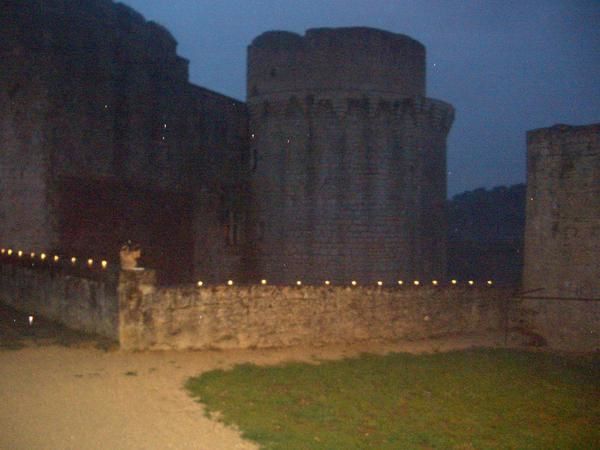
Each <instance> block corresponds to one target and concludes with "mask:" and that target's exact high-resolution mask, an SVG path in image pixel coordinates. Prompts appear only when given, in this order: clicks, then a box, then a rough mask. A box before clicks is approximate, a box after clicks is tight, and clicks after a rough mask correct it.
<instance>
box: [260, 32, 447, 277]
mask: <svg viewBox="0 0 600 450" xmlns="http://www.w3.org/2000/svg"><path fill="white" fill-rule="evenodd" d="M424 58H425V51H424V48H423V46H422V45H421V44H419V43H418V42H416V41H414V40H412V39H410V38H407V37H405V36H402V35H395V34H392V33H386V32H381V31H379V30H370V29H363V28H350V29H335V30H329V29H317V30H309V31H308V32H307V34H306V36H305V37H302V36H298V35H294V34H292V33H281V32H270V33H265V34H263V35H261V36H259V37H258V38H256V39H255V40H254V42H253V43H252V45H251V46H250V47H249V49H248V89H249V91H248V108H249V112H250V134H251V135H250V154H251V159H252V161H251V169H252V171H253V173H252V188H253V206H254V208H255V209H254V213H255V216H254V217H253V222H254V223H255V224H256V228H257V229H256V236H257V239H258V241H259V243H258V249H257V254H258V256H257V259H258V265H257V266H258V271H259V273H260V275H261V276H264V277H266V278H268V279H272V280H273V281H274V282H282V283H292V282H294V281H295V279H296V278H299V279H302V280H306V281H308V282H311V283H321V282H322V281H323V280H324V279H331V280H333V281H336V282H343V283H348V282H349V281H350V280H353V279H356V280H358V281H360V282H365V283H367V282H369V283H370V282H375V281H377V280H381V281H386V282H392V281H395V280H398V279H399V278H421V279H424V278H428V279H432V278H440V277H444V275H445V255H446V249H445V223H446V220H445V210H444V203H445V199H446V153H445V150H446V135H447V133H448V132H449V129H450V126H451V124H452V120H453V109H452V107H451V106H450V105H448V104H446V103H443V102H440V101H437V100H431V99H427V98H424V97H423V95H424V93H425V91H424V82H425V74H424ZM331 61H336V64H332V63H331ZM363 64H364V66H363ZM367 72H368V73H367Z"/></svg>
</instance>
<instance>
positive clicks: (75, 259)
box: [71, 256, 77, 264]
mask: <svg viewBox="0 0 600 450" xmlns="http://www.w3.org/2000/svg"><path fill="white" fill-rule="evenodd" d="M76 262H77V258H75V257H74V256H73V257H72V258H71V264H75V263H76Z"/></svg>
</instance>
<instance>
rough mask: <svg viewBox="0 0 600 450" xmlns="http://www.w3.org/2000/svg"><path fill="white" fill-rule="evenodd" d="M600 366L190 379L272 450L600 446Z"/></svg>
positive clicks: (375, 368) (394, 360)
mask: <svg viewBox="0 0 600 450" xmlns="http://www.w3.org/2000/svg"><path fill="white" fill-rule="evenodd" d="M599 380H600V360H599V359H598V358H597V357H595V358H593V357H579V358H575V357H564V356H557V355H551V354H543V353H529V352H519V351H511V350H470V351H460V352H450V353H443V354H432V355H410V354H391V355H387V356H373V355H363V356H361V357H359V358H354V359H346V360H341V361H333V362H324V363H322V364H320V365H310V364H301V363H293V364H285V365H281V366H275V367H258V366H255V365H250V364H245V365H240V366H236V367H235V368H234V369H232V370H228V371H223V370H215V371H212V372H207V373H205V374H202V375H201V376H199V377H197V378H192V379H190V380H189V381H188V382H187V384H186V388H187V389H188V390H189V392H190V393H191V394H192V395H193V396H194V397H195V398H196V399H198V401H200V402H202V403H204V404H205V405H206V409H207V412H208V414H212V413H218V414H217V416H218V417H219V418H220V420H222V421H223V422H225V423H227V424H235V425H236V426H237V427H238V428H239V429H240V430H241V431H242V433H243V436H244V437H246V438H248V439H251V440H253V441H256V442H257V443H259V444H260V445H261V446H262V447H263V448H265V449H287V450H289V449H369V448H372V449H494V448H502V449H509V448H510V449H512V448H514V449H547V448H561V449H584V448H585V449H592V448H600V389H599V387H600V385H599Z"/></svg>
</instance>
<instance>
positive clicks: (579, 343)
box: [519, 298, 600, 352]
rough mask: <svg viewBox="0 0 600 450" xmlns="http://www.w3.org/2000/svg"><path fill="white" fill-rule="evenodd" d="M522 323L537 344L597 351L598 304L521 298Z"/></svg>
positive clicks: (599, 336) (599, 337) (599, 347)
mask: <svg viewBox="0 0 600 450" xmlns="http://www.w3.org/2000/svg"><path fill="white" fill-rule="evenodd" d="M519 312H520V316H521V321H522V322H523V324H524V329H523V331H525V332H526V333H528V334H530V335H531V336H538V337H541V338H542V339H543V340H542V341H541V342H540V341H538V345H541V346H548V347H550V348H552V349H556V350H565V351H576V352H597V351H600V301H591V300H590V301H585V300H566V299H544V298H541V299H535V298H533V299H523V300H522V302H521V304H520V309H519Z"/></svg>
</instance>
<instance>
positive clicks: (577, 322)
mask: <svg viewBox="0 0 600 450" xmlns="http://www.w3.org/2000/svg"><path fill="white" fill-rule="evenodd" d="M599 254H600V124H593V125H588V126H567V125H556V126H553V127H550V128H542V129H538V130H533V131H530V132H528V133H527V219H526V227H525V267H524V275H523V285H524V290H525V291H531V290H536V289H541V290H539V291H536V292H533V293H531V294H529V295H530V296H534V297H535V296H537V297H548V298H541V299H531V300H526V302H525V306H526V307H528V308H530V309H531V314H532V323H533V327H534V328H535V329H537V330H538V332H539V333H540V334H541V335H543V336H545V337H546V339H547V340H548V341H549V343H550V345H553V346H567V347H568V346H572V344H571V343H572V342H578V343H579V344H578V346H579V347H583V346H585V347H589V348H591V349H595V348H598V347H600V301H586V299H594V298H595V299H600V263H599V259H598V255H599ZM561 298H562V300H561ZM576 299H581V300H579V301H577V300H576Z"/></svg>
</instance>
